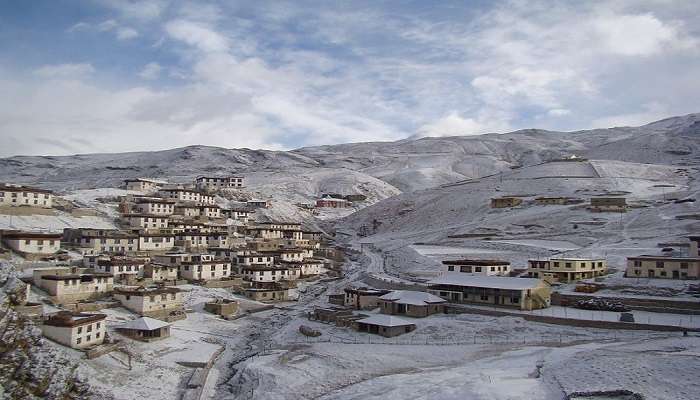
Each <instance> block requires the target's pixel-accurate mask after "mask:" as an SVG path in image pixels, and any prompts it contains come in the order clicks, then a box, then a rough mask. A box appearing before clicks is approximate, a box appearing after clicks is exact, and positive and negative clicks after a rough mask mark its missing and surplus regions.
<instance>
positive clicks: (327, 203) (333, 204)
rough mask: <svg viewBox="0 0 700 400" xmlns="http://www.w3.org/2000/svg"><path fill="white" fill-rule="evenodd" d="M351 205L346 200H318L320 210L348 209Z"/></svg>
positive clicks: (330, 198) (329, 198)
mask: <svg viewBox="0 0 700 400" xmlns="http://www.w3.org/2000/svg"><path fill="white" fill-rule="evenodd" d="M351 205H352V203H350V202H349V201H347V200H345V199H336V198H334V197H323V198H320V199H318V200H316V207H318V208H348V207H350V206H351Z"/></svg>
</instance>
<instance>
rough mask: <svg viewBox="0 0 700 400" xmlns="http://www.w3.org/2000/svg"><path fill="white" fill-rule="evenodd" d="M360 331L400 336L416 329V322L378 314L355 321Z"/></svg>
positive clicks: (354, 324) (356, 328)
mask: <svg viewBox="0 0 700 400" xmlns="http://www.w3.org/2000/svg"><path fill="white" fill-rule="evenodd" d="M353 326H354V327H355V330H357V331H358V332H366V333H373V334H375V335H380V336H384V337H394V336H399V335H402V334H404V333H408V332H411V331H414V330H415V329H416V324H414V323H413V322H411V321H408V320H405V319H403V318H399V317H395V316H393V315H384V314H377V315H372V316H371V317H367V318H363V319H359V320H357V321H355V322H354V323H353Z"/></svg>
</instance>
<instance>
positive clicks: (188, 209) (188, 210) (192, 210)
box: [173, 203, 199, 217]
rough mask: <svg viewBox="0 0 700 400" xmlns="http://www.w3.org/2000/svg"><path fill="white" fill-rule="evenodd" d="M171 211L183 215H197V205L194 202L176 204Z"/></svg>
mask: <svg viewBox="0 0 700 400" xmlns="http://www.w3.org/2000/svg"><path fill="white" fill-rule="evenodd" d="M173 212H174V213H175V214H176V215H182V216H183V217H199V206H198V205H196V204H194V203H191V204H178V205H176V206H175V208H174V211H173Z"/></svg>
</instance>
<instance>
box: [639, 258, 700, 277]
mask: <svg viewBox="0 0 700 400" xmlns="http://www.w3.org/2000/svg"><path fill="white" fill-rule="evenodd" d="M625 276H627V277H629V278H661V279H698V278H699V277H700V258H697V257H669V256H644V255H643V256H637V257H628V258H627V269H626V270H625Z"/></svg>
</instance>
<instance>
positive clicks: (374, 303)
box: [344, 287, 389, 310]
mask: <svg viewBox="0 0 700 400" xmlns="http://www.w3.org/2000/svg"><path fill="white" fill-rule="evenodd" d="M344 292H345V301H344V305H345V306H347V307H352V308H354V309H356V310H371V309H373V308H377V307H379V298H380V297H381V296H384V295H385V294H387V293H389V291H388V290H382V289H369V288H366V287H361V288H345V290H344Z"/></svg>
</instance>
